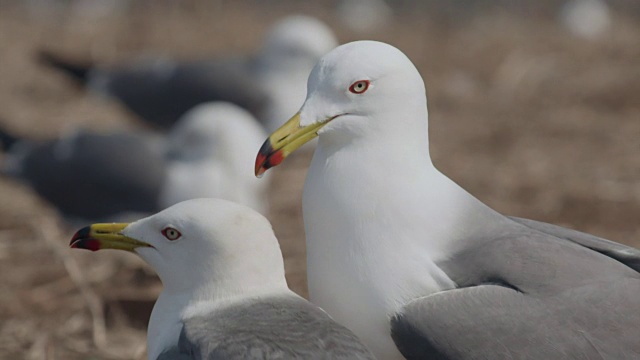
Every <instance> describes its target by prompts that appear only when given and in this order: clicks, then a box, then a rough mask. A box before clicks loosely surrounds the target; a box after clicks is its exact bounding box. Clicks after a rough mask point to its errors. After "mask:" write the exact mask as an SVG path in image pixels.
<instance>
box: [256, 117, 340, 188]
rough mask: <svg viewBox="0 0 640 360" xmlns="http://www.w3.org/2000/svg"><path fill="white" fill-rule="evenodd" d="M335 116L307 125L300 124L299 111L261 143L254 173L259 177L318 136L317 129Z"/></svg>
mask: <svg viewBox="0 0 640 360" xmlns="http://www.w3.org/2000/svg"><path fill="white" fill-rule="evenodd" d="M336 117H337V116H334V117H331V118H328V119H326V120H323V121H319V122H315V123H313V124H311V125H308V126H300V113H297V114H295V115H293V117H292V118H291V119H289V121H287V122H286V123H285V124H284V125H282V126H281V127H280V128H278V130H276V131H274V132H273V134H271V136H269V137H268V138H267V140H266V141H265V142H264V144H262V147H261V148H260V151H259V152H258V156H257V157H256V167H255V174H256V176H258V177H260V176H261V175H262V174H264V172H265V171H267V170H268V169H270V168H272V167H274V166H277V165H279V164H280V163H281V162H282V161H283V160H284V159H285V158H286V157H287V156H289V154H291V153H292V152H294V151H295V150H296V149H297V148H299V147H300V146H302V145H304V144H306V143H307V142H309V141H310V140H311V139H313V138H315V137H316V136H318V130H320V128H321V127H323V126H324V125H326V124H327V123H328V122H329V121H331V120H333V119H335V118H336Z"/></svg>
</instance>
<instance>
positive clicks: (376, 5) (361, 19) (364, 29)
mask: <svg viewBox="0 0 640 360" xmlns="http://www.w3.org/2000/svg"><path fill="white" fill-rule="evenodd" d="M336 13H337V15H338V18H339V19H340V21H341V22H342V24H344V25H345V26H346V27H347V28H349V29H350V30H351V31H355V32H359V33H368V32H374V31H376V30H381V29H384V28H385V27H386V26H387V25H388V24H389V22H390V21H391V18H392V17H393V10H392V9H391V7H390V6H389V5H387V3H386V2H385V1H384V0H341V1H339V2H338V5H337V7H336Z"/></svg>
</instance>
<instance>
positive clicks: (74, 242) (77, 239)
mask: <svg viewBox="0 0 640 360" xmlns="http://www.w3.org/2000/svg"><path fill="white" fill-rule="evenodd" d="M90 232H91V227H90V226H86V227H83V228H82V229H80V230H78V232H76V233H75V234H74V235H73V237H72V238H71V242H69V247H70V248H72V249H86V250H91V251H98V250H100V242H99V241H98V240H97V239H94V238H92V237H91V235H90Z"/></svg>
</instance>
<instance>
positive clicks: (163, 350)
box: [70, 199, 374, 360]
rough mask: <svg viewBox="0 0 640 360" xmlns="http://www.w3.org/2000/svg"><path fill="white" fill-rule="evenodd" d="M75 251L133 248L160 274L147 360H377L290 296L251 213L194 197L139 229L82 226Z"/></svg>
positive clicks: (275, 253)
mask: <svg viewBox="0 0 640 360" xmlns="http://www.w3.org/2000/svg"><path fill="white" fill-rule="evenodd" d="M70 246H71V247H72V248H79V249H88V250H92V251H96V250H102V249H119V250H126V251H131V252H134V253H136V254H137V255H139V256H140V257H141V258H142V259H143V260H145V261H146V262H147V263H148V264H149V265H151V267H153V268H154V270H155V271H156V272H157V273H158V276H159V277H160V280H162V283H163V286H164V289H163V290H162V292H161V293H160V297H159V298H158V300H157V301H156V304H155V306H154V307H153V311H152V313H151V319H150V321H149V328H148V335H147V349H148V351H147V352H148V359H149V360H175V359H184V360H187V359H193V360H195V359H208V360H214V359H362V360H365V359H367V360H372V359H374V357H373V356H372V355H371V353H370V352H369V351H368V350H367V349H366V347H365V346H364V345H362V343H361V342H360V341H359V340H358V338H357V337H356V336H355V335H354V334H353V333H352V332H351V331H349V330H347V329H346V328H345V327H343V326H341V325H339V324H338V323H336V322H335V321H333V320H332V319H331V317H329V316H328V315H327V314H326V313H325V312H324V311H323V310H322V309H320V308H318V307H317V306H315V305H313V304H311V303H309V302H308V301H307V300H305V299H303V298H302V297H300V296H298V295H297V294H295V293H294V292H293V291H291V290H289V288H288V286H287V282H286V280H285V275H284V262H283V260H282V253H281V252H280V247H279V245H278V240H277V239H276V237H275V235H274V234H273V230H272V228H271V224H270V223H269V221H268V220H267V219H266V218H264V217H263V216H262V215H260V214H258V213H257V212H255V211H253V210H251V209H250V208H248V207H245V206H241V205H238V204H236V203H233V202H229V201H225V200H219V199H192V200H188V201H185V202H181V203H179V204H176V205H174V206H172V207H170V208H168V209H166V210H163V211H161V212H159V213H157V214H155V215H153V216H150V217H148V218H145V219H142V220H139V221H136V222H134V223H131V224H94V225H91V226H88V227H85V228H82V229H81V230H79V231H78V232H77V233H76V234H75V235H74V236H73V238H72V240H71V244H70Z"/></svg>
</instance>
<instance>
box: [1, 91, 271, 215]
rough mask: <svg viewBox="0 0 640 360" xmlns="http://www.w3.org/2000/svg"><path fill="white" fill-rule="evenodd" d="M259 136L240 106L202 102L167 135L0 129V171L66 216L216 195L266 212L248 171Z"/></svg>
mask: <svg viewBox="0 0 640 360" xmlns="http://www.w3.org/2000/svg"><path fill="white" fill-rule="evenodd" d="M265 136H266V133H265V131H264V130H263V128H262V127H261V126H260V124H259V123H258V122H257V120H256V119H255V118H254V117H253V116H252V115H251V114H249V113H248V112H247V111H245V110H243V109H241V108H239V107H237V106H235V105H233V104H229V103H223V102H216V103H204V104H200V105H198V106H197V107H196V108H194V109H192V110H191V111H189V112H187V113H186V114H185V115H184V116H183V117H182V119H181V120H180V121H179V122H177V123H176V124H175V125H174V127H173V129H172V130H171V132H170V133H169V134H168V135H167V136H166V137H164V136H162V135H159V134H157V133H155V132H139V133H129V132H112V133H95V132H90V131H83V130H77V131H73V132H71V133H68V134H66V135H64V136H62V137H61V138H58V139H52V140H47V141H30V140H26V139H17V138H16V137H15V136H13V135H11V134H8V133H6V132H0V142H2V143H3V146H4V147H5V148H7V149H8V150H7V151H8V152H7V153H6V156H5V158H4V159H3V163H2V164H1V165H0V174H3V175H5V176H8V177H10V178H14V179H17V180H20V181H23V182H25V183H27V184H28V185H29V186H30V187H31V188H32V189H33V190H34V191H35V192H36V193H38V194H39V195H40V196H41V197H43V198H44V199H45V200H48V201H49V202H50V203H51V204H52V205H54V206H55V207H56V208H58V209H59V210H60V212H61V213H62V214H63V215H64V216H65V217H66V218H67V219H68V220H70V221H71V222H77V221H83V222H86V220H87V219H90V220H93V221H112V220H121V219H123V218H125V219H126V218H130V217H132V216H133V217H135V218H138V217H139V215H140V214H151V213H154V212H156V211H159V210H161V209H164V208H166V207H168V206H170V205H173V204H175V203H178V202H180V201H183V200H187V199H192V198H198V197H220V198H224V199H227V200H230V201H235V202H239V203H242V204H245V205H247V206H250V207H252V208H254V209H256V210H257V211H260V212H262V213H266V212H267V211H268V208H269V206H268V201H267V195H268V194H267V187H268V186H269V184H268V183H261V182H260V181H259V180H258V179H256V178H255V177H254V176H253V173H252V171H251V166H252V164H253V161H254V155H255V152H256V150H257V149H259V148H260V144H261V143H262V141H263V140H264V137H265Z"/></svg>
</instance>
